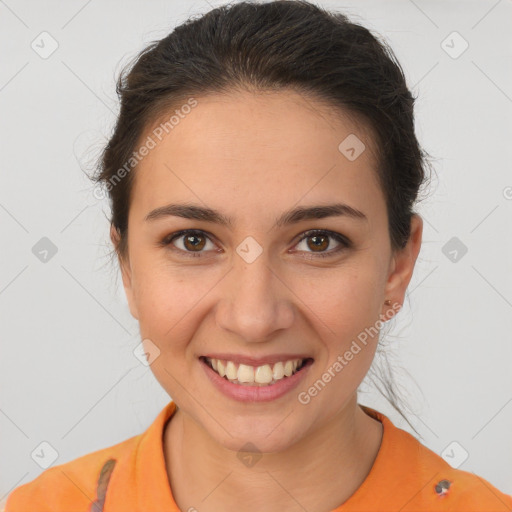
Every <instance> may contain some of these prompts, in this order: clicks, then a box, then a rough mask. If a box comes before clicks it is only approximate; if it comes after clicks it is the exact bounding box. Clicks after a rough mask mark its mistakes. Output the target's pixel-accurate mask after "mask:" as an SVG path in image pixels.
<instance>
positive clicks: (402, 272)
mask: <svg viewBox="0 0 512 512" xmlns="http://www.w3.org/2000/svg"><path fill="white" fill-rule="evenodd" d="M422 234H423V219H422V218H421V217H420V216H419V215H418V214H414V215H413V216H412V217H411V232H410V235H409V240H408V241H407V245H406V246H405V247H404V248H403V249H398V250H396V251H395V253H394V254H393V256H392V258H391V264H390V269H389V275H388V279H387V281H386V287H385V298H386V299H388V300H389V301H390V302H391V306H394V308H393V310H394V314H396V312H398V309H399V308H400V306H401V305H402V304H403V303H404V299H405V292H406V290H407V286H408V285H409V282H410V281H411V277H412V273H413V270H414V265H415V263H416V259H417V257H418V254H419V252H420V249H421V239H422ZM398 305H400V306H398ZM389 308H390V306H384V311H383V312H385V311H386V310H389ZM387 318H389V313H388V316H387Z"/></svg>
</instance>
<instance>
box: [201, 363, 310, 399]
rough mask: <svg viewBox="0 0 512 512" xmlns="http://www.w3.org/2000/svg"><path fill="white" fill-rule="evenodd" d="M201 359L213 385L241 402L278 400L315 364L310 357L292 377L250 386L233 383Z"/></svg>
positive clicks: (296, 384) (298, 382) (300, 380)
mask: <svg viewBox="0 0 512 512" xmlns="http://www.w3.org/2000/svg"><path fill="white" fill-rule="evenodd" d="M199 361H200V363H201V366H202V367H203V368H204V371H205V372H206V375H207V377H208V378H209V379H210V380H211V382H212V383H213V385H214V386H216V388H217V389H218V390H219V391H221V392H222V393H224V394H225V395H226V396H227V397H229V398H233V399H234V400H238V401H239V402H270V401H272V400H277V399H278V398H280V397H282V396H284V395H286V393H289V392H290V391H291V390H292V389H294V388H296V387H297V386H298V385H299V384H300V382H302V380H303V379H304V378H305V377H306V374H307V373H308V371H309V368H310V367H311V365H312V364H313V360H311V359H308V360H307V361H306V363H305V364H304V366H303V367H302V368H301V369H300V370H299V371H298V372H297V373H294V374H293V375H292V376H291V377H285V378H283V379H281V380H279V381H277V382H276V383H275V384H271V385H268V386H249V385H242V384H233V383H232V382H229V381H228V380H226V379H225V378H224V377H221V376H220V375H219V374H218V373H217V372H216V371H214V370H213V369H212V368H210V367H209V366H208V364H207V363H206V362H205V361H203V360H202V359H200V360H199Z"/></svg>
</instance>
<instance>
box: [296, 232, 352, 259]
mask: <svg viewBox="0 0 512 512" xmlns="http://www.w3.org/2000/svg"><path fill="white" fill-rule="evenodd" d="M332 240H334V241H335V243H334V244H331V241H332ZM301 244H303V246H304V245H305V247H303V248H304V249H306V250H301V248H300V245H301ZM332 245H334V248H332ZM351 245H352V243H351V242H350V240H349V239H348V238H346V237H345V236H343V235H340V234H339V233H335V232H333V231H326V230H312V231H307V232H306V233H304V236H303V237H302V238H301V239H300V241H299V243H298V244H297V246H296V247H297V248H299V251H300V252H305V253H306V254H309V255H311V254H313V257H315V256H320V257H327V256H333V255H335V254H337V253H339V252H340V251H342V250H344V249H348V248H349V247H351ZM329 247H331V249H330V250H327V249H328V248H329Z"/></svg>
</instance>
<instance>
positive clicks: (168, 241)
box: [159, 229, 352, 258]
mask: <svg viewBox="0 0 512 512" xmlns="http://www.w3.org/2000/svg"><path fill="white" fill-rule="evenodd" d="M185 235H200V236H205V237H206V238H208V239H209V240H210V241H212V240H211V238H210V236H208V233H207V232H206V231H202V230H199V229H184V230H182V231H178V232H177V233H173V234H172V235H168V236H166V237H165V238H164V239H163V240H162V241H161V242H160V243H159V245H160V246H162V247H168V246H172V245H173V244H172V242H174V240H177V239H178V238H181V237H183V236H185ZM316 235H326V236H328V237H330V238H333V239H334V240H336V241H337V242H339V243H340V246H338V247H337V248H336V249H332V250H330V251H325V252H318V253H315V252H307V251H306V252H307V253H308V254H311V255H313V258H316V257H320V258H327V257H331V256H334V255H336V254H338V253H339V252H341V251H343V250H344V249H348V248H350V247H351V246H352V242H351V241H350V240H349V239H348V238H347V237H345V236H343V235H340V234H339V233H336V232H334V231H329V230H326V229H310V230H309V231H305V232H304V233H303V236H302V237H301V238H300V240H299V241H298V242H297V244H296V245H298V244H300V242H302V241H303V240H305V239H307V238H310V237H313V236H316ZM171 250H173V251H178V252H180V253H184V254H186V255H187V257H191V258H198V257H202V252H193V251H184V250H182V249H178V248H177V247H174V246H172V247H171ZM308 258H310V257H308Z"/></svg>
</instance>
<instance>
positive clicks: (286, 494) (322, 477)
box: [164, 395, 382, 512]
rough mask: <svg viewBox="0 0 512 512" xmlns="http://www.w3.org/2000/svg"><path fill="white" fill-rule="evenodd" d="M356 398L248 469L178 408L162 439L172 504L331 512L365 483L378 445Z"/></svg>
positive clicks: (374, 426) (208, 509) (209, 509)
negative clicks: (320, 426) (312, 429)
mask: <svg viewBox="0 0 512 512" xmlns="http://www.w3.org/2000/svg"><path fill="white" fill-rule="evenodd" d="M356 398H357V397H356V395H354V396H353V398H352V399H351V400H350V401H349V402H348V403H347V405H346V406H345V407H344V408H343V410H341V411H340V412H339V413H338V414H337V415H336V416H334V417H333V418H332V419H331V420H330V421H329V422H328V423H326V424H324V425H323V426H322V428H321V429H317V430H316V431H314V432H311V433H310V434H309V435H308V436H307V437H304V438H303V439H301V440H300V441H299V442H297V443H295V444H293V445H291V446H290V447H288V448H287V449H286V450H284V451H281V452H277V453H265V454H264V456H263V457H261V458H260V459H259V460H258V461H257V462H256V463H252V464H251V462H253V461H250V460H249V461H248V464H247V465H244V464H242V462H241V461H240V459H239V458H238V457H237V455H238V454H237V452H234V451H232V450H228V449H226V448H224V447H223V446H222V445H220V444H218V443H217V442H216V441H215V440H214V439H212V438H211V437H210V436H209V434H208V433H207V432H205V431H204V430H203V429H202V427H201V426H200V425H198V424H197V423H195V421H194V420H193V419H192V418H190V417H189V416H188V415H186V414H185V413H184V412H183V411H181V410H180V409H178V410H177V411H176V412H175V414H174V416H173V417H172V420H171V421H169V422H168V423H167V425H166V429H165V432H164V452H165V459H166V466H167V474H168V475H169V483H170V485H171V489H172V494H173V496H174V499H175V501H176V504H177V505H178V507H179V508H180V510H189V509H190V510H194V509H196V510H198V511H201V512H214V511H215V512H216V511H231V510H240V509H242V510H244V511H246V512H252V511H260V510H266V511H268V512H273V511H282V510H287V511H291V512H294V511H295V510H297V511H300V512H303V511H304V509H306V510H322V511H326V512H328V511H330V510H333V509H335V508H336V507H338V506H339V505H341V504H342V503H344V502H345V501H346V500H347V499H348V498H350V496H351V495H352V494H353V493H354V492H355V491H356V490H357V489H358V487H359V486H360V485H361V484H362V482H363V481H364V479H365V478H366V477H367V475H368V473H369V472H370V470H371V467H372V465H373V462H374V460H375V458H376V456H377V453H378V451H379V448H380V444H381V439H382V424H381V423H380V422H379V421H377V420H375V419H373V418H371V417H370V416H368V415H367V414H366V413H365V412H364V411H363V410H362V409H361V408H360V407H359V406H358V405H357V400H356Z"/></svg>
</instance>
